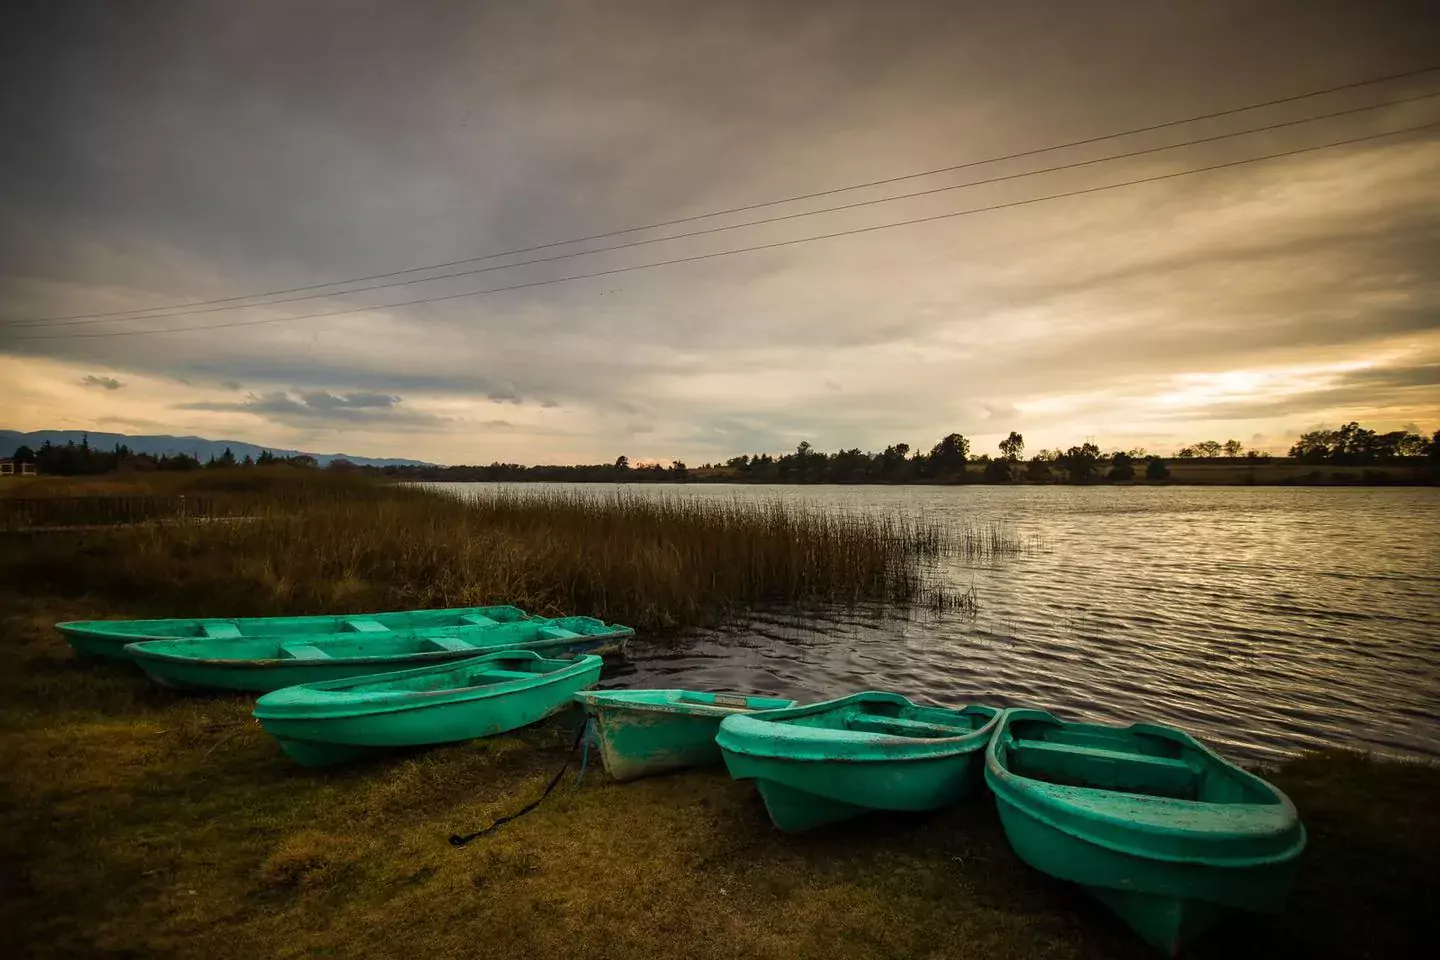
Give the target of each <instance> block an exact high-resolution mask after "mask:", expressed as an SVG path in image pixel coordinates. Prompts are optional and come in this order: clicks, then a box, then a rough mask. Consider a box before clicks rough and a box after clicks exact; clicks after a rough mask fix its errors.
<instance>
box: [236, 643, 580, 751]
mask: <svg viewBox="0 0 1440 960" xmlns="http://www.w3.org/2000/svg"><path fill="white" fill-rule="evenodd" d="M603 662H604V661H602V660H601V659H600V658H599V657H597V656H589V655H587V656H582V657H577V658H575V659H572V660H550V659H546V658H544V657H541V656H540V655H539V654H538V653H534V652H532V651H528V650H511V651H504V652H501V653H492V654H489V655H487V656H483V657H472V658H470V659H468V660H461V661H460V662H458V663H442V664H438V665H436V666H433V667H421V668H420V669H418V670H398V671H395V672H393V673H382V674H377V675H374V676H369V677H361V678H359V679H348V680H329V681H326V682H324V683H306V684H301V685H299V686H294V687H287V688H285V689H284V690H277V691H275V692H274V693H267V694H265V695H264V696H263V697H261V698H260V699H259V700H257V701H256V703H255V718H256V719H258V720H259V721H260V724H261V726H263V727H264V728H265V730H266V732H268V733H269V734H270V735H272V736H273V737H275V739H276V740H277V741H279V743H280V747H281V749H283V750H284V751H285V753H286V754H287V755H288V756H289V757H290V758H291V759H292V760H294V761H295V762H296V763H299V764H301V765H302V766H307V767H309V766H320V765H323V764H330V763H340V762H343V761H347V760H354V759H357V758H360V757H363V756H367V755H369V754H373V753H376V752H381V751H386V750H393V749H395V748H398V747H420V746H429V745H432V744H437V743H456V742H458V741H462V740H474V739H476V738H478V737H488V736H492V735H494V734H497V733H504V732H505V731H507V730H514V729H516V728H517V727H523V726H526V725H527V724H531V723H535V722H536V721H539V720H542V719H544V718H545V717H548V716H549V715H550V714H552V713H555V712H556V711H558V710H560V709H562V708H564V707H565V706H566V705H567V704H569V703H570V699H571V697H573V696H574V695H575V694H576V692H578V691H580V690H584V689H586V688H588V687H592V686H594V685H595V683H596V682H597V681H598V680H599V679H600V667H601V665H602V664H603Z"/></svg>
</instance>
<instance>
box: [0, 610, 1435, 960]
mask: <svg viewBox="0 0 1440 960" xmlns="http://www.w3.org/2000/svg"><path fill="white" fill-rule="evenodd" d="M106 612H108V607H107V606H105V605H102V604H97V603H96V602H95V601H93V600H92V601H77V600H67V599H63V598H58V597H54V596H28V597H21V596H19V595H18V594H16V593H15V592H14V591H11V590H4V591H3V592H0V631H3V633H0V635H3V636H4V638H5V642H4V645H3V647H0V765H3V768H4V769H5V771H6V776H5V777H4V780H3V787H0V791H3V793H0V797H3V801H0V859H3V862H4V863H5V864H6V872H7V878H6V882H5V888H4V889H5V896H4V897H3V898H0V923H3V928H4V929H5V930H6V931H7V939H8V940H9V943H10V947H9V949H10V951H11V954H12V955H14V956H26V957H100V956H107V957H147V958H148V957H162V958H163V957H176V958H180V957H205V958H207V960H220V958H230V957H236V958H253V957H272V956H273V957H320V956H334V957H362V958H363V957H376V958H389V957H396V956H412V957H427V958H428V957H457V958H459V957H492V956H493V957H504V958H512V960H518V958H525V957H551V956H565V957H572V958H591V957H594V958H606V957H630V956H642V955H650V954H654V953H656V952H657V951H662V950H663V951H666V952H671V953H674V955H677V956H684V957H687V958H688V957H694V958H710V957H714V958H724V960H736V958H747V957H755V958H777V960H779V958H784V960H795V958H806V957H825V958H827V960H835V958H845V957H856V958H860V957H936V958H942V957H964V958H974V957H986V958H1012V957H1013V958H1021V957H1025V958H1029V957H1051V958H1100V957H1117V958H1131V957H1133V958H1136V960H1139V958H1143V957H1148V956H1150V954H1149V952H1148V950H1147V949H1146V948H1145V947H1143V946H1142V945H1141V944H1140V943H1139V942H1138V940H1136V939H1135V938H1134V937H1133V936H1132V935H1131V934H1130V933H1129V931H1128V930H1126V929H1125V928H1124V927H1123V926H1122V925H1121V924H1120V923H1119V922H1118V921H1116V920H1115V919H1114V918H1112V917H1111V916H1110V915H1109V914H1108V913H1107V912H1106V911H1104V910H1103V909H1101V908H1100V907H1098V906H1097V905H1095V904H1092V903H1091V902H1090V901H1089V900H1088V899H1087V898H1086V897H1085V896H1083V895H1082V894H1081V893H1079V892H1078V891H1076V890H1074V889H1072V888H1069V887H1067V886H1065V885H1063V884H1060V883H1056V882H1053V881H1051V880H1049V879H1047V878H1045V877H1043V876H1041V875H1039V874H1036V873H1035V872H1033V871H1031V870H1029V869H1027V868H1026V867H1025V866H1024V865H1023V864H1021V863H1020V862H1019V861H1018V860H1017V859H1016V858H1015V856H1014V855H1013V854H1012V853H1011V852H1010V850H1009V847H1008V845H1007V844H1006V842H1005V839H1004V836H1003V834H1002V832H1001V830H1000V827H999V824H998V821H997V819H996V816H995V812H994V809H993V805H992V803H991V802H990V801H988V800H987V799H983V798H982V799H977V800H975V801H974V802H971V803H967V804H965V805H962V806H960V807H957V808H954V809H951V810H946V811H944V812H941V813H939V814H936V815H931V816H920V817H871V818H866V819H863V820H860V821H856V822H854V823H852V824H848V825H843V826H839V827H836V828H831V829H827V830H822V831H819V832H817V833H815V834H814V835H809V836H803V837H788V836H784V835H781V834H779V833H777V832H776V831H775V830H773V829H772V828H771V827H770V825H769V822H768V820H767V819H766V816H765V812H764V808H763V806H762V805H761V803H760V800H759V798H758V797H757V796H756V795H755V793H754V790H753V788H751V787H749V786H748V785H744V784H738V783H734V782H731V781H730V780H729V779H728V778H727V777H726V776H725V774H724V773H723V771H706V772H695V773H687V774H680V775H675V776H670V777H662V778H655V779H651V780H646V781H637V782H635V783H631V784H616V783H614V782H611V781H610V780H608V778H607V777H606V776H605V774H604V773H603V771H601V770H599V769H597V768H596V767H592V768H591V770H590V772H589V773H588V774H587V775H586V778H585V781H584V783H583V785H582V786H581V787H580V788H579V789H577V788H576V786H575V782H574V779H573V777H570V778H567V779H566V780H565V781H564V782H563V785H562V786H561V788H560V789H559V790H557V792H556V793H555V794H554V795H552V797H551V798H550V799H549V800H548V801H547V802H546V803H544V804H543V805H541V806H540V807H539V808H538V809H536V810H535V811H534V812H533V813H531V814H529V815H528V816H526V817H524V818H522V819H520V820H517V821H515V822H513V823H511V824H508V825H506V826H504V827H503V828H501V829H500V830H499V831H498V832H496V833H495V834H492V835H490V836H488V837H485V838H482V839H481V840H478V841H476V842H475V843H474V844H472V845H471V846H469V847H466V848H463V849H459V850H457V849H453V848H451V847H450V846H449V845H448V844H447V842H446V838H447V837H448V835H449V834H450V833H452V832H455V831H465V830H469V829H474V828H476V827H478V826H483V825H484V824H486V823H488V822H489V821H490V819H491V818H493V817H495V816H498V815H500V814H503V813H506V812H509V811H512V810H514V809H516V808H518V807H519V806H521V805H523V804H524V803H525V802H527V801H528V800H530V799H531V798H533V797H535V796H537V795H538V793H539V791H540V790H541V789H542V787H543V785H544V783H545V782H546V781H547V780H548V779H549V777H550V776H551V774H552V773H553V772H554V771H555V770H556V769H558V768H559V766H560V764H561V763H562V762H563V760H564V757H565V754H566V752H567V749H568V747H569V744H570V740H571V734H572V730H573V729H574V727H573V724H574V722H575V718H573V717H569V716H562V717H558V718H556V719H554V720H552V721H549V722H547V723H546V724H543V725H541V726H539V727H535V728H532V729H529V730H525V731H522V732H519V733H517V734H514V735H509V736H502V737H495V738H491V739H488V740H484V741H478V742H475V743H471V744H465V745H458V746H454V747H447V748H441V749H435V750H429V751H424V752H417V753H413V754H409V755H403V756H395V757H392V758H389V759H383V760H380V761H377V762H372V763H367V764H363V765H359V766H354V767H349V768H344V769H335V770H322V771H306V770H302V769H300V768H297V767H295V766H293V765H291V764H290V763H289V762H287V761H286V760H285V759H284V757H283V756H282V755H281V754H280V752H279V750H278V748H277V747H276V746H275V745H274V743H273V742H271V741H270V739H269V738H268V737H267V736H266V735H265V734H264V732H263V731H261V730H260V729H259V728H258V727H257V726H256V725H255V723H254V722H253V721H252V720H251V719H250V717H249V710H250V706H251V700H250V699H249V698H247V697H243V696H198V695H182V694H176V693H173V692H167V691H164V690H161V689H159V688H156V687H154V686H153V685H152V684H150V683H149V682H148V681H147V680H146V679H145V678H144V677H143V675H141V674H140V673H139V672H138V671H135V670H133V669H132V668H130V667H128V666H127V665H123V664H95V665H86V664H82V663H81V662H79V661H77V660H75V659H74V658H73V656H72V655H71V654H70V652H69V650H68V648H67V647H66V646H65V644H64V643H63V641H61V640H60V639H59V638H58V637H57V636H56V635H55V633H54V631H53V630H52V629H51V626H50V625H51V624H52V623H53V622H54V621H56V620H60V619H67V618H77V617H80V618H83V617H93V616H96V615H99V614H103V613H106ZM1274 779H1275V781H1276V782H1277V783H1278V784H1279V785H1280V786H1282V787H1283V788H1284V789H1285V790H1287V791H1288V792H1289V793H1290V795H1291V797H1292V798H1293V799H1294V800H1295V802H1296V804H1297V805H1298V806H1299V808H1300V810H1301V812H1302V815H1303V816H1304V818H1305V821H1306V823H1307V825H1308V827H1309V830H1310V838H1311V845H1310V849H1309V850H1308V851H1307V853H1306V856H1305V859H1304V862H1303V869H1302V872H1301V874H1300V880H1299V883H1298V886H1297V887H1296V890H1295V892H1294V895H1293V897H1292V902H1291V905H1290V907H1289V909H1288V910H1287V911H1286V913H1285V914H1283V915H1282V916H1280V917H1278V918H1264V919H1255V920H1252V919H1248V918H1242V919H1239V920H1237V921H1236V922H1234V923H1232V924H1231V925H1229V926H1228V927H1224V928H1222V929H1221V930H1219V931H1217V932H1216V933H1214V934H1213V935H1211V936H1210V937H1209V938H1207V939H1205V940H1203V941H1201V942H1200V943H1199V944H1197V946H1196V950H1195V953H1194V955H1195V956H1197V957H1217V958H1218V957H1235V956H1264V957H1284V956H1317V957H1318V956H1324V957H1400V956H1408V955H1411V953H1413V952H1414V949H1415V948H1416V947H1417V946H1418V941H1419V936H1418V934H1419V926H1420V924H1422V923H1427V922H1428V921H1427V919H1426V918H1428V917H1429V916H1430V915H1431V914H1432V912H1433V910H1434V909H1435V908H1436V907H1437V906H1440V902H1437V896H1436V889H1437V887H1436V876H1437V868H1440V811H1437V809H1436V807H1435V804H1434V798H1435V797H1436V796H1437V795H1440V770H1437V769H1436V768H1432V767H1425V766H1419V765H1411V764H1397V763H1377V762H1370V761H1367V760H1365V759H1363V758H1360V757H1357V756H1353V755H1346V754H1333V755H1324V756H1312V757H1308V758H1304V759H1299V760H1296V761H1294V762H1292V763H1290V764H1288V765H1287V766H1286V767H1285V768H1284V769H1282V770H1281V771H1279V772H1278V773H1277V774H1275V775H1274Z"/></svg>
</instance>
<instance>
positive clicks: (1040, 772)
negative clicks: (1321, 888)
mask: <svg viewBox="0 0 1440 960" xmlns="http://www.w3.org/2000/svg"><path fill="white" fill-rule="evenodd" d="M985 776H986V781H987V782H988V783H989V785H990V789H991V791H992V792H993V793H994V794H995V800H996V803H997V805H998V807H999V811H1000V819H1001V822H1002V823H1003V824H1004V826H1005V832H1006V834H1007V835H1008V836H1009V838H1010V844H1011V846H1013V847H1014V848H1015V852H1016V853H1017V854H1019V855H1020V858H1021V859H1022V860H1024V861H1025V862H1026V863H1028V864H1030V865H1031V866H1032V867H1035V868H1036V869H1037V870H1042V871H1044V872H1045V873H1048V874H1050V875H1051V876H1054V877H1058V878H1060V879H1062V880H1069V881H1072V882H1074V883H1079V884H1083V885H1084V886H1085V887H1086V888H1087V889H1088V890H1089V891H1090V892H1091V893H1093V894H1094V895H1095V896H1096V897H1098V898H1099V899H1100V900H1101V901H1103V902H1104V903H1105V904H1107V905H1108V906H1110V907H1111V909H1113V910H1114V911H1115V912H1116V913H1118V914H1119V915H1120V916H1121V917H1123V918H1124V919H1125V920H1126V922H1128V923H1129V924H1130V925H1131V926H1132V927H1134V928H1135V930H1136V932H1137V933H1139V934H1140V936H1141V937H1143V938H1144V939H1145V940H1146V941H1148V942H1149V943H1150V944H1152V945H1153V946H1155V947H1156V948H1158V949H1159V950H1161V951H1162V952H1164V953H1166V954H1167V955H1171V956H1173V955H1174V954H1176V953H1177V952H1178V951H1179V950H1180V949H1181V947H1182V946H1183V945H1184V944H1185V943H1186V942H1188V941H1189V940H1190V939H1192V938H1194V937H1196V936H1199V935H1200V934H1202V933H1204V932H1205V931H1206V930H1207V929H1209V928H1210V927H1211V926H1212V925H1213V924H1214V923H1215V922H1216V921H1218V920H1219V919H1221V918H1222V917H1223V916H1224V915H1225V914H1227V913H1229V912H1231V911H1233V910H1253V911H1258V912H1274V911H1278V910H1280V909H1281V907H1282V906H1283V905H1284V903H1285V897H1286V894H1287V893H1288V892H1289V890H1290V885H1291V883H1292V882H1293V880H1294V877H1295V870H1296V859H1297V858H1298V857H1299V856H1300V852H1301V851H1302V850H1303V849H1304V848H1305V828H1304V826H1303V825H1302V824H1301V823H1300V818H1299V816H1298V815H1297V814H1296V812H1295V807H1294V805H1293V804H1291V802H1290V801H1289V799H1288V798H1287V797H1286V796H1285V794H1283V793H1281V792H1280V791H1279V790H1277V789H1276V788H1275V787H1273V786H1271V785H1270V784H1268V783H1266V782H1265V781H1264V780H1262V779H1260V778H1259V777H1257V776H1255V775H1254V774H1251V773H1248V772H1246V771H1245V770H1242V769H1240V768H1239V767H1237V766H1235V765H1234V764H1231V763H1228V762H1227V761H1225V760H1224V759H1222V758H1221V757H1220V756H1219V755H1217V754H1216V753H1214V752H1213V751H1211V750H1210V749H1208V748H1207V747H1205V746H1203V745H1202V744H1200V743H1199V742H1197V741H1196V740H1195V739H1193V738H1192V737H1190V736H1189V735H1187V734H1185V733H1183V732H1182V731H1180V730H1176V729H1175V728H1173V727H1166V726H1160V725H1157V724H1148V723H1137V724H1133V725H1131V726H1128V727H1113V726H1104V725H1100V724H1089V723H1066V722H1064V721H1061V720H1058V719H1056V718H1055V717H1054V716H1052V715H1051V714H1049V713H1045V712H1044V711H1041V710H1010V711H1007V712H1006V714H1005V717H1004V719H1003V720H1002V722H1001V725H1000V729H999V730H998V731H997V733H996V734H995V738H994V740H993V741H992V742H991V744H990V747H989V749H988V751H987V752H986V765H985Z"/></svg>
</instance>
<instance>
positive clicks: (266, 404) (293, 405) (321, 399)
mask: <svg viewBox="0 0 1440 960" xmlns="http://www.w3.org/2000/svg"><path fill="white" fill-rule="evenodd" d="M400 404H401V400H400V398H399V397H396V396H389V395H386V394H379V393H348V394H341V395H337V394H333V393H328V392H326V391H324V390H310V391H305V392H299V393H288V392H285V391H275V392H272V393H265V394H251V395H249V396H248V397H246V398H245V399H244V400H241V401H235V402H230V401H213V400H200V401H194V402H190V403H179V404H175V409H177V410H207V411H213V412H223V413H250V414H254V415H255V416H258V417H262V418H264V419H266V420H274V421H276V422H278V423H285V424H292V425H293V424H298V425H303V426H355V425H364V426H389V425H397V426H407V427H426V426H428V427H436V426H439V425H441V424H442V423H443V422H444V420H443V418H441V417H436V416H432V415H430V414H426V413H419V412H417V411H414V410H406V409H402V408H401V405H400Z"/></svg>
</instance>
